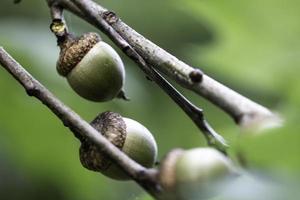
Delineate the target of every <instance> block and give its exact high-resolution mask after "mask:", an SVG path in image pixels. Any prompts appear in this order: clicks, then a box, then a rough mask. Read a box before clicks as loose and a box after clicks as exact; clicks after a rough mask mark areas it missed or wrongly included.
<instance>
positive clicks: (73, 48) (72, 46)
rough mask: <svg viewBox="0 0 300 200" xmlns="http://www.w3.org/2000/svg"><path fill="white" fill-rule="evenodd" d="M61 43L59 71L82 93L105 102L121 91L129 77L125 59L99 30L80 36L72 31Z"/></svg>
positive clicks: (79, 93)
mask: <svg viewBox="0 0 300 200" xmlns="http://www.w3.org/2000/svg"><path fill="white" fill-rule="evenodd" d="M59 46H60V48H61V51H60V55H59V59H58V61H57V71H58V73H59V74H60V75H62V76H64V77H66V79H67V81H68V83H69V84H70V86H71V87H72V89H73V90H74V91H75V92H76V93H77V94H78V95H80V96H81V97H83V98H85V99H88V100H91V101H97V102H104V101H109V100H111V99H113V98H114V97H116V96H118V95H119V94H120V92H121V89H122V87H123V85H124V80H125V69H124V65H123V62H122V60H121V58H120V56H119V55H118V53H117V52H116V51H115V50H114V49H113V48H112V47H111V46H110V45H108V44H107V43H105V42H103V41H102V40H101V38H100V36H99V35H98V34H97V33H86V34H83V35H82V36H80V37H75V36H73V35H71V34H69V33H68V34H67V35H66V36H64V39H63V40H62V42H60V43H59Z"/></svg>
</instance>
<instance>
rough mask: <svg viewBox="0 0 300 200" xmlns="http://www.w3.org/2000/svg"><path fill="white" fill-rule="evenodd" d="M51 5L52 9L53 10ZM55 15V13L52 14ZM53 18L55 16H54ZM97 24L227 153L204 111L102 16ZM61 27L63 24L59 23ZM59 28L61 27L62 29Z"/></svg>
mask: <svg viewBox="0 0 300 200" xmlns="http://www.w3.org/2000/svg"><path fill="white" fill-rule="evenodd" d="M74 3H75V4H76V5H77V6H79V7H82V8H83V9H82V11H83V12H84V13H85V15H86V16H89V13H90V10H84V8H86V7H87V6H86V5H85V2H84V1H76V0H75V1H74ZM52 5H53V4H52ZM52 5H51V4H50V8H52ZM51 13H53V11H52V12H51ZM90 17H91V18H93V16H90ZM52 18H53V15H52ZM53 20H55V21H53V22H52V24H55V23H56V22H57V20H58V19H57V18H53ZM94 21H95V23H96V24H97V25H98V26H99V27H102V29H103V31H104V32H107V33H108V35H109V36H110V37H111V39H112V40H113V41H114V42H115V43H116V44H117V45H118V46H119V47H120V48H121V49H122V50H123V52H124V53H125V54H126V55H128V56H129V57H130V58H131V59H132V60H133V61H135V62H136V63H137V65H138V66H139V67H140V68H141V69H142V70H143V72H144V73H145V74H146V76H147V77H148V78H149V79H150V80H153V81H154V82H155V83H156V84H157V85H158V86H159V87H160V88H161V89H162V90H163V91H164V92H165V93H167V94H168V95H169V96H170V97H171V99H172V100H173V101H174V102H175V103H176V104H177V105H178V106H179V107H180V108H181V109H182V110H183V111H184V112H185V113H186V114H187V115H188V116H189V117H190V118H191V119H192V121H193V122H194V123H195V124H196V125H197V127H198V128H199V129H200V130H201V131H202V133H203V134H204V136H205V138H206V140H207V143H208V144H209V145H210V146H213V147H215V148H217V149H218V150H220V151H221V152H223V153H226V150H225V149H226V147H227V144H226V141H225V139H223V137H222V136H220V135H219V134H218V133H216V132H215V131H214V130H213V128H212V127H211V126H210V125H209V124H208V122H207V121H206V120H205V118H204V114H203V111H202V109H199V108H198V107H196V106H195V105H194V104H192V103H191V102H190V101H188V100H187V99H186V98H185V97H184V96H183V95H182V94H181V93H179V92H178V91H177V90H176V89H175V88H174V87H173V86H172V85H171V84H170V83H169V82H168V81H167V80H166V79H165V78H164V77H163V76H161V75H160V74H159V73H158V72H157V71H156V70H155V69H153V68H152V67H151V66H149V65H148V64H147V63H146V62H145V60H144V59H143V58H142V57H141V56H140V55H139V54H138V53H137V52H136V51H135V50H134V49H133V48H132V47H131V46H130V45H129V44H128V43H127V41H125V40H124V39H123V38H122V37H121V36H120V35H119V34H118V33H117V32H116V31H115V30H114V29H113V28H112V27H111V26H110V25H109V24H108V23H107V22H106V21H105V20H103V19H102V18H101V17H100V16H98V17H97V18H96V19H94ZM58 24H59V25H60V26H61V24H60V23H58ZM60 26H59V27H60ZM52 28H53V26H51V30H52V31H53V29H52ZM53 32H54V33H55V35H56V36H57V38H58V40H59V38H60V37H62V36H64V34H61V33H66V32H65V31H64V30H61V29H59V31H58V32H56V31H53ZM199 76H200V78H201V77H202V73H201V71H199V70H195V71H194V73H193V77H194V79H196V78H197V77H198V78H199Z"/></svg>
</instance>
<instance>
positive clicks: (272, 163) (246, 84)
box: [0, 0, 300, 200]
mask: <svg viewBox="0 0 300 200" xmlns="http://www.w3.org/2000/svg"><path fill="white" fill-rule="evenodd" d="M99 2H100V1H99ZM101 4H102V5H104V6H106V7H108V8H110V9H112V10H114V11H116V12H117V13H118V15H119V16H120V17H121V18H122V19H123V20H124V21H125V22H126V23H128V24H129V25H130V26H132V27H133V28H135V29H136V30H137V31H138V32H140V33H142V34H143V35H145V36H146V37H148V38H149V39H151V40H153V41H154V42H155V43H157V44H159V45H160V46H162V47H163V48H165V49H166V50H168V51H170V52H171V53H173V54H174V55H176V56H178V57H179V58H180V59H182V60H184V61H186V62H188V63H190V64H191V65H193V66H199V67H200V68H201V69H203V70H204V71H205V72H206V73H207V74H209V75H210V76H212V77H214V78H216V79H217V80H219V81H221V82H223V83H226V84H227V85H229V86H230V87H232V88H234V89H235V90H237V91H239V92H241V93H242V94H244V95H246V96H248V97H250V98H251V99H254V100H256V101H258V102H259V103H262V104H263V105H266V106H267V107H270V108H271V109H273V110H276V111H278V112H279V113H280V114H281V115H282V116H283V117H284V118H285V121H286V125H285V126H284V127H283V128H280V129H277V130H270V131H268V133H266V134H262V135H252V134H250V133H241V132H240V131H239V129H238V127H236V125H235V124H234V123H233V121H232V120H231V119H230V118H229V117H228V116H227V115H225V114H224V113H223V112H222V111H220V110H219V109H217V108H216V107H214V106H213V105H211V104H210V103H208V102H207V101H205V100H203V99H202V98H199V97H198V96H196V95H195V94H192V93H191V92H188V91H183V90H182V91H183V92H184V94H186V95H187V96H188V97H189V98H190V99H191V100H193V101H194V102H195V103H196V104H197V105H199V106H201V107H203V108H204V110H205V114H206V116H207V118H208V120H209V121H210V122H211V124H212V125H213V126H214V127H215V129H216V130H217V131H218V132H220V133H221V134H222V135H224V137H225V138H226V139H228V140H229V142H230V143H231V145H232V148H231V149H230V153H231V155H232V156H233V157H235V155H236V154H241V155H243V157H245V159H246V161H247V166H248V167H249V168H250V169H252V170H255V171H261V172H262V173H263V174H265V172H266V171H268V172H270V173H271V176H273V175H274V174H279V175H280V176H279V177H284V178H282V179H281V178H278V179H279V180H277V179H276V180H275V182H280V183H282V184H283V183H285V181H286V182H289V183H291V182H292V181H294V180H290V179H289V178H288V177H298V176H299V172H300V158H299V154H300V145H299V144H300V142H299V141H300V135H299V134H298V132H299V130H300V127H299V106H300V103H299V102H300V93H299V85H300V84H299V83H300V79H299V78H298V73H299V72H300V69H299V64H300V40H299V39H298V36H299V34H300V26H299V20H298V19H299V18H300V12H299V9H300V2H299V1H298V0H285V1H283V0H252V1H238V0H228V1H221V0H201V1H199V0H190V1H184V0H181V1H178V0H165V1H159V0H153V1H142V2H141V1H138V0H127V1H121V0H114V1H109V0H103V1H101ZM166 11H167V12H166ZM66 20H67V21H68V25H69V27H70V29H71V31H73V32H76V33H78V34H80V33H83V32H86V31H91V30H94V31H95V30H96V29H94V28H93V27H92V26H90V25H88V24H87V23H85V22H83V21H82V20H80V19H78V18H77V17H75V16H73V15H71V14H69V13H66ZM49 24H50V17H49V10H48V8H47V5H46V3H45V1H28V0H23V1H22V3H20V4H18V5H14V4H13V3H12V0H4V1H1V3H0V45H1V46H4V47H5V49H6V50H7V51H8V52H9V53H11V54H12V55H13V56H14V57H15V58H16V59H17V60H18V61H19V62H20V63H21V64H22V65H23V66H24V67H25V68H26V69H27V70H28V71H29V72H30V73H31V74H32V75H34V76H35V77H36V78H37V79H38V80H40V81H41V82H42V83H43V84H44V85H45V86H47V87H48V88H49V89H50V90H51V91H52V92H53V93H54V94H55V95H57V96H58V97H59V98H60V99H61V100H62V101H63V102H65V103H66V104H67V105H68V106H70V107H71V108H72V109H74V110H75V111H76V112H78V113H79V114H80V115H81V116H82V117H83V118H84V119H86V120H88V121H90V120H92V119H93V117H95V116H96V115H97V113H98V112H102V111H106V110H112V111H116V112H119V113H121V114H122V115H123V116H126V117H130V118H133V119H136V120H138V121H139V122H141V123H143V124H144V125H145V126H146V127H148V128H149V129H150V130H151V132H152V133H153V134H154V136H155V138H156V140H157V142H158V146H159V157H160V158H161V157H162V156H163V155H164V154H165V153H166V152H168V151H169V150H170V149H172V148H174V147H182V148H192V147H195V146H204V145H205V141H204V139H203V137H202V135H201V134H200V133H199V131H198V130H197V128H196V127H195V126H194V125H193V123H192V122H191V121H190V120H189V119H188V118H187V117H186V116H185V114H184V113H183V112H182V111H181V110H180V109H179V108H178V107H177V106H176V105H175V104H174V103H172V102H171V100H170V99H169V98H168V97H167V96H166V95H165V94H163V92H161V91H160V90H159V89H158V87H157V86H155V85H154V84H152V83H151V82H149V81H147V80H146V79H145V77H144V75H143V73H142V72H141V71H140V70H139V69H138V68H137V66H135V64H134V63H133V62H132V61H129V60H128V59H127V58H126V56H125V55H124V54H122V53H121V56H122V58H123V59H124V62H125V64H126V70H127V78H126V86H125V89H126V92H127V93H128V96H129V97H130V98H131V101H130V102H123V101H120V100H114V101H112V102H109V103H103V104H99V103H92V102H88V101H86V100H84V99H81V98H80V97H78V96H76V94H75V93H74V92H72V91H71V90H70V88H69V86H68V85H67V84H66V81H65V80H63V78H61V77H59V76H58V75H57V73H56V70H55V64H56V59H57V55H58V48H57V47H56V41H55V37H54V36H53V35H52V34H51V32H50V31H49ZM104 39H105V40H106V41H107V42H109V43H111V42H110V41H109V40H108V39H107V37H104ZM0 90H1V91H2V94H1V95H0V99H1V101H0V152H1V154H0V176H1V178H0V195H1V197H6V198H4V199H40V198H46V197H47V199H73V200H76V199H78V200H80V199H86V200H94V199H142V200H143V199H144V200H146V199H149V197H148V196H147V195H146V197H144V195H145V194H144V193H143V191H142V190H141V189H140V188H139V187H138V186H136V185H135V184H134V183H132V182H117V181H113V180H109V179H108V178H106V177H104V176H102V175H101V174H97V173H94V172H90V171H87V170H85V169H84V168H83V167H81V166H80V162H79V159H78V148H79V142H78V141H76V140H75V139H74V137H73V136H72V135H71V134H70V131H69V130H68V129H66V128H64V126H63V125H62V124H61V123H60V121H59V120H58V119H57V118H56V117H55V116H54V115H53V114H52V113H51V112H49V110H48V109H47V108H46V107H44V106H43V105H42V104H41V103H40V102H38V101H37V100H36V99H33V98H29V97H28V96H27V95H26V94H25V93H24V90H23V89H22V88H21V86H19V85H18V83H16V81H15V80H13V78H12V77H11V76H10V75H8V74H7V72H5V71H4V70H3V69H2V68H1V69H0ZM297 91H298V92H297ZM283 179H284V180H283ZM298 184H299V183H296V185H298ZM245 185H246V186H247V187H248V188H251V186H255V185H256V183H254V184H250V186H249V185H247V184H245ZM228 187H229V186H228ZM241 191H244V190H242V189H241ZM268 192H270V191H268ZM243 195H245V193H243ZM231 199H234V198H231ZM236 199H241V198H236ZM286 199H288V198H286Z"/></svg>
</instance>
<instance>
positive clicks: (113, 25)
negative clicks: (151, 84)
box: [48, 0, 282, 127]
mask: <svg viewBox="0 0 300 200" xmlns="http://www.w3.org/2000/svg"><path fill="white" fill-rule="evenodd" d="M48 1H49V0H48ZM56 2H58V3H59V5H61V6H62V7H64V8H65V9H67V10H69V11H71V12H73V13H74V14H76V15H78V16H79V17H80V18H82V19H84V20H86V21H87V22H89V23H91V24H93V25H94V26H96V27H97V28H99V29H100V30H101V31H103V32H104V33H106V34H107V35H108V37H110V38H111V39H112V40H113V41H114V42H115V43H116V44H117V45H118V46H119V47H120V48H123V47H122V46H121V45H120V44H118V42H117V41H116V39H115V38H114V34H112V33H113V30H114V31H115V32H117V33H118V34H119V35H120V36H121V37H122V38H123V39H125V40H126V41H127V42H128V44H129V45H130V46H131V47H132V48H133V49H134V50H135V51H136V52H137V53H138V54H139V55H140V56H141V57H142V58H143V59H144V60H145V61H146V62H147V64H150V65H151V66H153V67H154V68H156V69H157V70H158V71H160V72H162V73H164V74H165V75H167V76H168V77H170V78H171V79H173V80H175V81H176V82H177V83H179V84H180V85H181V86H183V87H185V88H187V89H190V90H192V91H194V92H196V93H197V94H199V95H201V96H203V97H204V98H206V99H207V100H209V101H210V102H212V103H213V104H215V105H216V106H218V107H219V108H221V109H223V110H224V111H225V112H226V113H227V114H229V115H230V116H231V117H232V118H233V119H234V121H235V122H236V123H237V124H238V125H240V126H241V127H248V126H251V125H254V124H257V125H261V126H267V125H270V124H271V125H280V124H281V122H282V121H281V119H280V117H279V116H278V115H276V114H274V113H273V112H271V111H270V110H269V109H267V108H265V107H263V106H262V105H259V104H257V103H255V102H253V101H251V100H250V99H248V98H246V97H244V96H242V95H241V94H239V93H237V92H235V91H233V90H231V89H230V88H228V87H226V86H224V85H223V84H221V83H219V82H217V81H216V80H214V79H212V78H211V77H209V76H208V75H206V74H201V78H197V76H196V78H195V76H194V74H197V73H195V70H196V71H197V69H195V68H193V67H191V66H189V65H187V64H186V63H184V62H182V61H180V60H178V59H177V58H176V57H175V56H173V55H171V54H170V53H168V52H166V51H165V50H164V49H162V48H160V47H159V46H157V45H156V44H154V43H153V42H151V41H149V40H147V39H146V38H145V37H143V36H142V35H140V34H139V33H138V32H136V31H135V30H134V29H132V28H131V27H130V26H128V25H127V24H125V23H124V22H123V21H122V20H121V19H120V18H118V17H117V16H116V14H115V13H113V12H111V11H108V10H107V9H105V8H104V7H102V6H100V5H99V4H97V3H95V2H94V1H92V0H76V1H70V0H56ZM86 11H88V13H87V12H86ZM103 20H105V21H106V22H107V24H109V25H110V28H109V29H107V28H108V27H106V26H104V23H103ZM111 29H113V30H111Z"/></svg>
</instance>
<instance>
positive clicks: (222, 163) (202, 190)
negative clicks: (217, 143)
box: [159, 148, 235, 200]
mask: <svg viewBox="0 0 300 200" xmlns="http://www.w3.org/2000/svg"><path fill="white" fill-rule="evenodd" d="M234 173H235V168H234V166H233V164H232V163H231V161H230V160H229V159H228V158H227V157H226V156H225V155H223V154H222V153H220V152H219V151H217V150H216V149H213V148H196V149H191V150H187V151H184V150H181V149H176V150H173V151H171V152H170V153H169V154H167V156H166V157H165V158H164V160H163V161H162V164H161V166H160V172H159V181H160V184H161V185H162V187H163V189H164V190H165V191H166V197H165V199H172V200H175V199H176V200H196V199H206V198H207V197H211V196H213V195H215V194H214V193H215V188H216V187H215V184H218V183H219V182H222V181H224V180H225V179H226V178H228V177H230V176H231V175H233V174H234Z"/></svg>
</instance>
